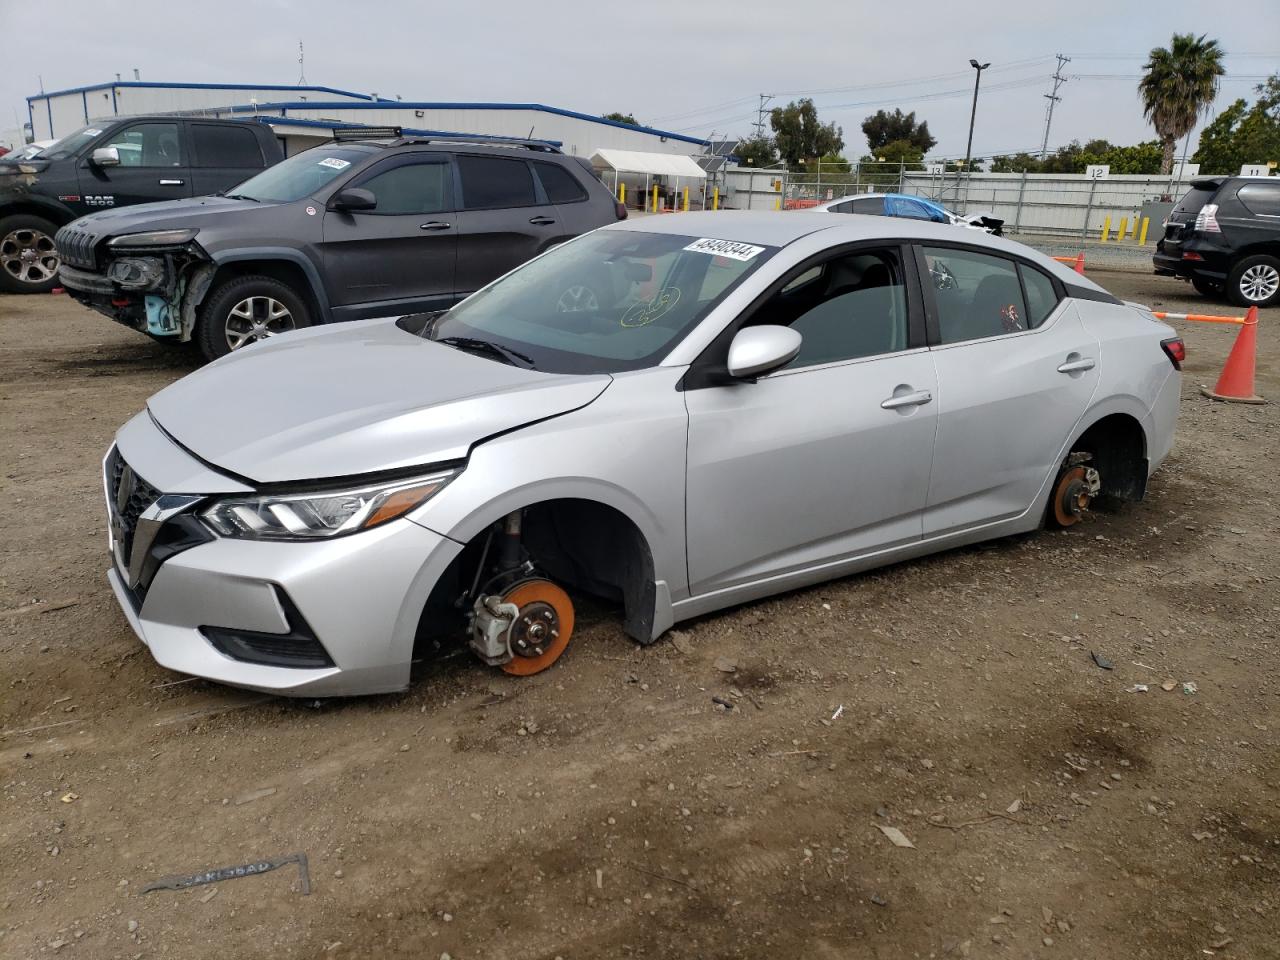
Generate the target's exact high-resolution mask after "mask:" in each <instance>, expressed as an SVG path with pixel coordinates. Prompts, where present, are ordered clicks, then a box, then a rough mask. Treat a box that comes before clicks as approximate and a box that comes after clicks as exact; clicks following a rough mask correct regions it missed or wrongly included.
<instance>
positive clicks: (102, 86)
mask: <svg viewBox="0 0 1280 960" xmlns="http://www.w3.org/2000/svg"><path fill="white" fill-rule="evenodd" d="M112 87H142V88H148V87H149V88H155V87H174V88H177V89H179V90H298V91H305V90H315V91H317V92H319V93H336V94H338V95H339V96H344V97H358V98H359V99H361V100H368V101H372V102H374V103H396V102H397V101H395V100H387V99H385V98H383V97H377V98H375V97H373V96H371V95H370V94H367V93H356V92H355V91H354V90H339V89H338V88H337V87H309V86H308V87H298V86H289V85H288V84H283V83H159V82H157V81H151V80H121V81H119V82H117V83H94V84H90V85H89V86H87V87H68V88H67V89H66V90H51V91H49V92H48V93H37V94H36V95H35V96H31V97H27V101H28V102H30V101H32V100H40V99H42V98H44V97H61V96H63V95H65V94H69V93H85V92H86V91H90V90H109V89H111V88H112ZM304 102H305V101H304Z"/></svg>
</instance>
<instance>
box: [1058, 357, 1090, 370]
mask: <svg viewBox="0 0 1280 960" xmlns="http://www.w3.org/2000/svg"><path fill="white" fill-rule="evenodd" d="M1092 369H1093V357H1079V358H1077V359H1075V360H1068V361H1067V362H1066V363H1061V364H1059V365H1058V372H1059V373H1077V372H1079V371H1081V370H1092Z"/></svg>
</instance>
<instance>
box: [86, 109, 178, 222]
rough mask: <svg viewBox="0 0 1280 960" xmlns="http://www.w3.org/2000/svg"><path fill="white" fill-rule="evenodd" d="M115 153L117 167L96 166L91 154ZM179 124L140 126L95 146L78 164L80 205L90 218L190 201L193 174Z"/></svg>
mask: <svg viewBox="0 0 1280 960" xmlns="http://www.w3.org/2000/svg"><path fill="white" fill-rule="evenodd" d="M103 147H115V149H116V153H118V154H119V156H120V164H119V166H107V167H103V166H99V165H98V164H95V163H94V162H93V161H92V159H91V157H92V155H93V151H94V150H98V149H101V148H103ZM187 153H188V151H187V149H186V145H185V138H184V131H183V123H182V121H180V120H144V121H139V122H138V123H129V124H125V125H124V126H122V127H119V128H117V129H116V130H114V131H112V132H111V133H110V134H108V135H107V136H105V137H102V138H100V139H99V140H95V141H94V142H93V144H92V146H91V147H90V149H89V150H88V151H87V152H86V153H85V155H84V157H83V158H82V159H81V160H80V195H81V196H80V200H81V203H83V204H84V206H85V208H86V209H87V210H89V211H90V212H92V211H93V210H100V209H102V208H103V207H126V206H131V205H133V204H136V203H150V202H152V201H154V200H180V199H182V198H183V197H190V196H191V195H192V193H191V169H190V158H189V157H188V156H187Z"/></svg>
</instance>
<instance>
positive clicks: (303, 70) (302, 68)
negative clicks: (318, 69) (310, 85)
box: [298, 40, 307, 87]
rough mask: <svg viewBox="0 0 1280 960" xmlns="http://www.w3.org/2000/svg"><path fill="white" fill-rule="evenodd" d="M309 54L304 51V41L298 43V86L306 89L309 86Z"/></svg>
mask: <svg viewBox="0 0 1280 960" xmlns="http://www.w3.org/2000/svg"><path fill="white" fill-rule="evenodd" d="M306 59H307V54H306V51H305V50H303V49H302V41H301V40H299V41H298V86H300V87H305V86H306V85H307V65H306V62H305V61H306Z"/></svg>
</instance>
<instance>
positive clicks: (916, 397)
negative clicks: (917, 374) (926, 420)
mask: <svg viewBox="0 0 1280 960" xmlns="http://www.w3.org/2000/svg"><path fill="white" fill-rule="evenodd" d="M931 400H933V394H932V393H930V392H929V391H928V390H917V391H915V393H904V394H902V395H901V396H897V397H890V398H889V399H888V400H882V401H881V402H880V406H881V408H882V409H884V410H897V409H899V408H901V407H919V406H923V405H924V404H926V403H929V402H930V401H931Z"/></svg>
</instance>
